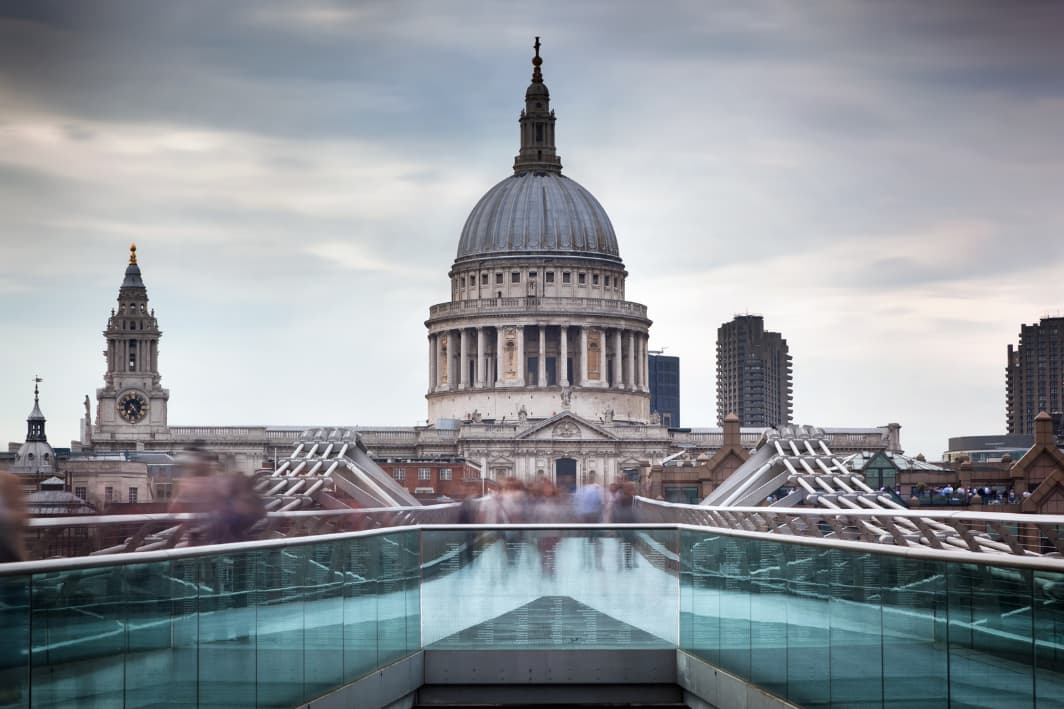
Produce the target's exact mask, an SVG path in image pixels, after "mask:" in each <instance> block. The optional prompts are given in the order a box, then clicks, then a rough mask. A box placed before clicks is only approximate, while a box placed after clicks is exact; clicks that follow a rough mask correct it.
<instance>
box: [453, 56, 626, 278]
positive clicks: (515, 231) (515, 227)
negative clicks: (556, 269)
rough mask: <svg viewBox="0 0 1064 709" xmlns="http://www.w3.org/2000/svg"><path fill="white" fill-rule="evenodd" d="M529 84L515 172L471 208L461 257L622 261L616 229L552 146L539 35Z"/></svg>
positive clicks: (461, 242) (552, 119)
mask: <svg viewBox="0 0 1064 709" xmlns="http://www.w3.org/2000/svg"><path fill="white" fill-rule="evenodd" d="M534 47H535V50H536V54H535V56H534V57H533V59H532V66H533V72H532V83H531V84H529V86H528V89H527V90H526V91H525V109H524V110H523V111H522V112H521V118H520V121H519V123H520V131H521V147H520V150H519V151H518V154H517V157H516V158H515V159H514V174H513V176H512V177H508V178H506V179H505V180H503V181H502V182H500V183H498V184H497V185H495V186H494V187H492V188H491V189H490V190H488V192H487V194H485V195H484V196H483V197H481V199H480V201H479V202H477V205H476V206H475V207H473V211H472V212H471V213H470V215H469V218H468V219H467V220H466V223H465V227H464V228H463V229H462V237H461V239H460V240H459V242H458V255H457V257H456V258H457V260H458V261H461V260H464V259H479V258H484V257H492V256H495V257H498V256H523V255H550V256H583V257H592V258H599V259H605V260H609V261H613V262H616V263H618V264H619V263H621V257H620V250H619V249H618V248H617V237H616V235H615V234H614V233H613V225H612V224H611V223H610V218H609V217H608V216H607V215H606V210H605V209H603V208H602V205H601V204H599V202H598V200H597V199H595V197H594V196H593V195H592V194H591V193H590V192H588V191H587V190H586V189H584V188H583V187H582V186H580V184H579V183H577V182H575V181H574V180H570V179H569V178H568V177H565V176H563V175H562V165H561V159H560V158H559V157H558V154H557V150H556V148H555V144H554V122H555V116H554V111H552V110H551V108H550V92H549V91H548V90H547V86H546V84H544V83H543V72H542V70H541V68H540V67H541V66H542V64H543V59H542V58H541V57H540V56H539V48H540V42H539V37H536V43H535V45H534Z"/></svg>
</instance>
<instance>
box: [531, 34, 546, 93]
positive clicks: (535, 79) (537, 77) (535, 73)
mask: <svg viewBox="0 0 1064 709" xmlns="http://www.w3.org/2000/svg"><path fill="white" fill-rule="evenodd" d="M541 46H542V45H541V44H540V43H539V37H536V43H535V44H533V45H532V48H533V49H534V50H536V56H534V57H532V66H533V69H532V83H533V84H542V83H543V72H542V71H540V69H539V67H540V65H542V64H543V58H542V57H540V56H539V48H540V47H541Z"/></svg>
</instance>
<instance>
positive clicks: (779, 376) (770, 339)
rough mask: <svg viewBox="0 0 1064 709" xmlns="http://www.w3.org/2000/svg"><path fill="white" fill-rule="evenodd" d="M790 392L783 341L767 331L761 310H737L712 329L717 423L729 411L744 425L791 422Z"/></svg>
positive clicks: (786, 354) (778, 335)
mask: <svg viewBox="0 0 1064 709" xmlns="http://www.w3.org/2000/svg"><path fill="white" fill-rule="evenodd" d="M792 409H793V395H792V386H791V356H790V354H789V353H788V350H787V340H785V339H783V336H782V335H780V334H779V333H778V332H766V331H765V321H764V318H762V317H761V316H760V315H737V316H735V319H734V320H732V321H731V322H728V323H724V324H723V325H721V326H720V327H719V328H717V423H718V425H721V424H722V423H723V421H724V419H725V417H726V416H727V415H728V414H730V413H734V414H735V415H737V416H738V417H739V420H740V421H741V422H742V425H743V426H747V427H758V426H772V427H776V426H780V425H783V424H789V423H790V422H791V415H792Z"/></svg>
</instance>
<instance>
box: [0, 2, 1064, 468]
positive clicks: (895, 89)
mask: <svg viewBox="0 0 1064 709" xmlns="http://www.w3.org/2000/svg"><path fill="white" fill-rule="evenodd" d="M0 17H2V19H0V239H2V242H0V243H2V258H0V304H2V307H0V328H2V332H3V333H4V337H3V342H4V346H3V347H2V348H0V373H2V378H0V404H2V406H0V435H3V436H4V437H6V438H7V439H8V440H13V441H17V440H21V439H22V438H23V437H24V435H25V416H26V414H27V413H28V412H29V409H30V407H31V405H32V388H33V382H32V378H33V376H34V374H35V373H39V374H40V375H41V376H42V377H43V378H44V379H45V382H44V384H42V394H41V405H42V408H43V409H44V413H45V415H46V416H47V417H48V431H49V440H50V441H51V442H52V443H53V445H68V442H69V441H70V440H71V439H72V438H76V437H77V435H78V429H77V422H78V417H79V416H80V415H81V413H82V406H81V401H82V399H83V397H84V396H85V394H90V396H91V397H92V398H93V400H95V394H94V392H95V389H96V387H98V386H102V384H103V380H102V375H103V372H104V360H103V357H102V356H101V351H102V349H103V347H104V341H103V338H102V336H101V330H102V329H103V328H104V326H105V325H106V320H107V315H108V314H109V312H110V309H111V308H112V307H113V306H114V304H115V298H116V296H117V290H118V286H119V284H120V283H121V280H122V273H123V270H124V268H125V262H126V260H127V256H128V246H129V243H130V242H131V241H136V243H137V246H138V254H139V257H140V264H141V268H142V270H143V274H144V281H145V283H146V284H147V286H148V294H149V298H150V301H151V305H152V306H153V307H154V308H155V310H156V315H157V316H158V318H159V323H160V326H161V328H162V329H163V330H164V333H165V334H164V336H163V339H162V343H161V348H160V349H161V354H160V367H161V370H162V375H163V384H164V386H167V387H168V388H169V389H170V391H171V398H170V423H172V424H284V425H301V424H314V423H323V424H336V425H356V424H360V425H367V426H368V425H413V424H415V423H418V422H419V420H420V422H422V423H424V417H425V416H426V405H425V400H424V393H425V390H426V387H427V377H428V373H427V369H428V367H427V359H428V356H427V352H426V347H427V343H426V331H425V328H424V324H423V323H424V320H425V319H426V318H427V317H428V308H429V306H430V305H431V304H433V303H438V302H442V301H445V300H447V299H448V298H449V282H448V279H447V271H448V268H449V266H450V265H451V262H452V260H453V259H454V255H455V249H456V247H457V244H458V237H459V234H460V232H461V229H462V225H463V223H464V220H465V217H466V216H467V214H468V213H469V210H470V209H471V208H472V207H473V205H474V204H475V203H476V201H477V199H478V198H479V197H480V196H481V195H482V194H483V193H484V192H486V191H487V190H488V189H489V188H490V187H491V186H492V185H493V184H495V183H496V182H497V181H498V180H500V179H502V178H504V177H505V176H506V175H507V174H509V172H510V168H511V165H512V161H513V156H514V154H515V153H516V151H517V147H518V134H517V115H518V112H519V110H520V109H521V107H522V99H523V95H524V90H525V87H526V86H527V84H528V81H529V77H530V72H531V65H530V64H529V58H530V55H531V43H532V39H533V36H535V35H542V37H543V40H542V41H543V56H544V65H543V72H544V77H545V79H546V83H547V85H548V86H549V87H550V91H551V98H552V106H553V107H554V109H555V110H556V111H557V115H558V125H557V142H558V149H559V152H560V154H561V156H562V162H563V165H564V166H565V174H566V175H568V176H569V177H571V178H573V179H575V180H577V181H578V182H580V183H581V184H583V185H584V186H585V187H587V188H588V189H589V190H590V191H591V192H592V193H593V194H595V195H596V196H597V197H598V199H599V201H601V203H602V204H603V206H604V207H605V208H606V210H607V212H608V213H609V214H610V216H611V218H612V220H613V224H614V227H615V229H616V232H617V237H618V240H619V243H620V248H621V256H622V258H623V259H624V262H625V264H626V266H627V268H628V270H629V272H630V274H631V275H630V278H629V280H628V284H627V295H628V298H629V299H630V300H634V301H637V302H641V303H645V304H646V305H647V306H648V308H649V314H650V317H651V318H652V319H653V320H654V325H653V327H652V328H651V347H652V348H653V349H664V348H667V353H669V354H675V355H679V356H680V357H681V368H682V372H681V379H682V412H681V416H682V421H683V423H684V425H688V426H713V425H715V424H716V410H715V397H714V390H715V382H714V372H715V362H714V357H715V354H714V342H715V338H716V329H717V327H718V325H719V324H720V323H722V322H724V321H726V320H729V319H730V318H731V317H732V315H734V314H736V313H745V312H751V313H761V314H763V315H764V316H765V322H766V325H767V327H768V328H769V329H772V330H776V331H779V332H782V333H783V335H784V336H785V337H786V338H787V340H788V342H789V344H790V351H791V354H792V356H793V358H794V387H795V392H794V394H795V396H794V398H795V415H796V419H797V421H798V422H800V423H809V424H815V425H821V426H874V425H882V424H885V423H887V422H890V421H897V422H899V423H901V424H902V443H903V445H904V446H905V448H906V449H907V451H908V452H910V453H913V454H915V453H917V452H924V453H927V454H928V455H929V457H930V456H932V455H934V456H937V455H938V454H939V453H941V451H942V450H944V448H945V446H946V439H947V438H948V437H949V436H953V435H962V434H978V433H996V432H1002V431H1004V426H1005V395H1004V368H1005V348H1006V345H1008V344H1009V343H1010V342H1014V341H1015V340H1016V338H1017V336H1018V332H1019V328H1020V324H1021V323H1024V322H1035V321H1037V320H1038V319H1039V318H1040V317H1043V316H1045V315H1047V314H1061V313H1062V312H1064V193H1062V192H1064V150H1062V149H1064V42H1062V41H1061V40H1060V37H1061V33H1062V31H1064V2H1023V3H1016V2H1004V1H1003V2H996V3H991V2H978V1H975V0H972V1H967V0H966V1H964V2H961V1H957V2H935V3H928V2H926V0H911V1H906V0H895V1H894V2H890V3H882V2H875V3H872V2H868V3H861V2H829V1H826V0H825V1H823V2H812V3H794V2H790V1H786V2H785V1H780V2H772V1H765V2H750V1H748V0H741V1H738V2H732V3H728V2H715V3H706V2H703V1H702V0H692V1H691V2H655V3H648V2H627V3H619V2H616V1H614V0H609V1H603V2H597V3H596V2H580V3H573V2H569V1H568V0H561V1H559V2H549V1H544V2H536V3H532V4H529V3H520V4H518V3H502V2H499V3H488V2H458V1H453V0H452V1H449V2H446V3H443V2H433V1H430V0H426V1H425V2H412V1H409V0H403V1H402V2H395V1H393V0H383V1H381V2H355V3H340V2H298V3H297V2H289V1H287V0H278V1H276V2H268V1H256V2H238V1H233V0H228V1H227V2H195V1H189V0H182V2H161V1H160V2H139V1H134V0H130V1H128V2H110V1H98V2H97V1H91V2H90V1H87V0H81V1H79V2H76V3H74V2H62V1H56V2H46V1H43V0H27V1H26V2H24V3H18V2H11V1H10V0H0Z"/></svg>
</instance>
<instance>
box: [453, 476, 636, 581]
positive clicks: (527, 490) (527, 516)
mask: <svg viewBox="0 0 1064 709" xmlns="http://www.w3.org/2000/svg"><path fill="white" fill-rule="evenodd" d="M635 495H636V488H635V484H634V483H633V482H631V481H627V480H618V481H616V482H613V483H611V484H610V485H609V487H607V488H604V487H603V486H602V485H600V484H599V483H598V482H597V481H596V479H595V476H594V474H593V473H592V474H591V475H589V477H588V481H587V482H586V483H585V484H584V485H581V486H580V487H578V488H577V489H576V490H575V491H574V492H572V493H568V492H567V491H565V490H564V489H562V488H559V487H558V486H557V485H555V484H554V483H553V482H551V480H550V479H549V478H547V476H546V475H543V474H540V475H537V476H536V478H535V479H534V480H533V481H532V482H531V483H530V484H526V483H525V482H523V481H521V480H518V479H516V478H512V477H511V478H507V479H506V480H505V481H504V482H503V484H502V487H501V489H500V490H499V492H497V493H495V494H492V495H489V496H488V497H485V498H481V499H480V500H477V501H475V502H473V501H469V502H467V503H466V504H465V505H463V508H464V512H463V513H462V515H461V519H460V522H462V523H466V524H487V525H496V526H504V525H517V524H563V523H573V522H577V523H585V524H596V523H602V522H609V523H613V524H630V523H634V522H635V521H636V520H635V511H634V507H633V504H634V502H635ZM500 536H501V537H502V539H503V542H504V549H505V550H506V557H507V561H508V562H509V563H511V564H514V563H516V561H517V557H518V556H519V554H520V552H521V549H522V547H523V545H525V544H526V543H529V544H531V543H534V546H535V548H536V550H537V551H538V553H539V560H540V565H541V569H542V571H543V573H544V575H546V576H553V575H554V573H555V571H556V566H557V564H556V557H557V553H556V552H557V547H558V544H559V543H560V542H561V539H562V532H561V531H559V530H532V531H528V532H525V531H519V530H504V531H502V532H501V533H500ZM581 536H583V537H584V538H586V540H587V543H588V547H589V548H588V551H589V557H588V562H589V563H591V564H594V565H595V566H596V568H602V538H603V535H602V532H599V531H594V530H593V531H590V532H585V533H582V534H581ZM618 537H619V538H620V541H621V547H620V550H621V551H620V564H621V565H623V567H624V568H634V566H635V563H636V561H635V554H634V551H633V547H632V543H633V540H634V535H633V534H632V533H631V532H629V531H627V530H622V531H621V532H620V533H619V534H618ZM466 549H467V550H469V549H471V545H470V544H467V545H466Z"/></svg>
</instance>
